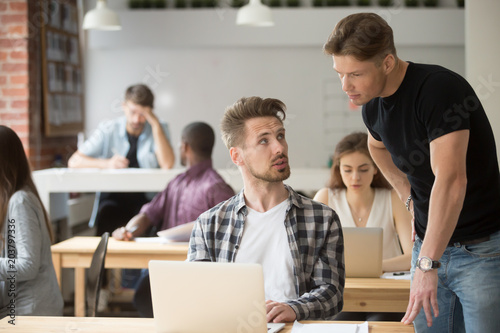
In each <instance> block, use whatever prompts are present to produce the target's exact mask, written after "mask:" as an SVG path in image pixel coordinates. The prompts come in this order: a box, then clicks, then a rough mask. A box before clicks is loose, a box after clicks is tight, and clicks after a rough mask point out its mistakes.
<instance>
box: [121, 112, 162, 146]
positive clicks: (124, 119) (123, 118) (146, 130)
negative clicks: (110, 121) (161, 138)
mask: <svg viewBox="0 0 500 333" xmlns="http://www.w3.org/2000/svg"><path fill="white" fill-rule="evenodd" d="M118 122H119V124H120V128H119V135H120V137H121V138H122V139H123V140H127V141H128V137H127V117H126V116H121V117H120V118H119V119H118ZM152 133H153V130H152V128H151V125H149V123H148V122H147V121H146V123H145V124H144V128H143V129H142V132H141V134H139V140H144V137H145V136H149V135H152Z"/></svg>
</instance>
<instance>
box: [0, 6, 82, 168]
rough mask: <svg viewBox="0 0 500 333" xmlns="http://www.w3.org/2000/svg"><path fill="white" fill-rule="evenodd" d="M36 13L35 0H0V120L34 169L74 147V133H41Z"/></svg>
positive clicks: (66, 157)
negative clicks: (17, 139)
mask: <svg viewBox="0 0 500 333" xmlns="http://www.w3.org/2000/svg"><path fill="white" fill-rule="evenodd" d="M40 17H41V13H40V8H39V1H38V0H12V1H6V0H0V124H2V125H5V126H9V127H11V128H12V129H13V130H14V131H16V133H17V134H18V135H19V137H20V138H21V141H22V142H23V145H24V147H25V151H26V154H27V155H28V158H29V160H30V162H31V165H32V167H33V169H34V170H37V169H45V168H48V167H50V166H51V165H52V164H53V162H54V159H55V156H56V155H61V156H62V158H63V163H66V161H67V159H68V158H69V156H70V155H71V153H72V152H73V151H74V150H75V149H76V136H72V137H58V138H47V137H45V136H44V134H43V108H42V80H41V75H42V72H41V63H42V62H41V53H40V52H41V47H40V44H41V42H40V38H41V29H40V28H41V26H40V23H39V20H40Z"/></svg>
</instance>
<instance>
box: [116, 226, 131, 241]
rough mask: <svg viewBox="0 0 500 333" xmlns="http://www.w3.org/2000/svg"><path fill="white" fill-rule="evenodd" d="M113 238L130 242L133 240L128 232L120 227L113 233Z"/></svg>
mask: <svg viewBox="0 0 500 333" xmlns="http://www.w3.org/2000/svg"><path fill="white" fill-rule="evenodd" d="M113 238H114V239H117V240H123V241H130V240H132V239H134V236H133V235H132V233H131V232H130V231H128V230H127V229H125V227H121V228H118V229H116V230H115V231H113Z"/></svg>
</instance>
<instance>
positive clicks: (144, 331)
mask: <svg viewBox="0 0 500 333" xmlns="http://www.w3.org/2000/svg"><path fill="white" fill-rule="evenodd" d="M8 320H10V318H8V317H6V318H4V319H2V320H0V332H4V331H5V332H15V333H38V332H51V333H68V332H92V333H116V332H120V333H137V332H141V333H156V328H155V324H154V319H151V318H147V319H146V318H105V317H97V318H91V317H86V318H76V317H23V316H19V317H17V318H16V325H15V326H13V325H11V324H9V323H8ZM301 323H304V324H310V323H321V324H324V323H329V322H327V321H315V322H313V321H302V322H301ZM330 323H335V322H330ZM336 323H340V324H346V323H361V322H347V321H343V322H336ZM292 326H293V323H287V324H286V326H285V327H284V328H283V330H281V331H280V333H290V332H291V331H292ZM368 329H369V331H370V333H396V332H397V333H413V332H415V331H414V329H413V326H412V325H409V326H405V325H403V324H401V323H398V322H383V321H379V322H377V321H372V322H368Z"/></svg>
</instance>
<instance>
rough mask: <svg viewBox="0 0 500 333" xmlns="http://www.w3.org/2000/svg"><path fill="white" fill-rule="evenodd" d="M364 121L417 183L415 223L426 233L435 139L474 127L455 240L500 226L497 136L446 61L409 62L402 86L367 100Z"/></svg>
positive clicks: (413, 191)
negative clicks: (464, 193)
mask: <svg viewBox="0 0 500 333" xmlns="http://www.w3.org/2000/svg"><path fill="white" fill-rule="evenodd" d="M363 121H364V122H365V125H366V126H367V127H368V130H369V131H370V133H371V134H372V136H373V137H374V138H375V139H376V140H379V141H382V142H383V143H384V145H385V147H386V148H387V150H388V151H389V152H390V154H391V156H392V160H393V161H394V163H395V165H396V166H397V167H398V168H399V169H400V170H401V171H403V172H404V173H405V174H406V176H407V177H408V180H409V182H410V185H411V195H412V197H413V201H414V203H413V204H414V209H415V229H416V232H417V234H418V235H419V237H421V238H423V237H424V234H425V230H426V227H427V219H428V212H429V198H430V195H431V190H432V185H433V183H434V174H433V173H432V170H431V164H430V150H429V142H431V141H432V140H434V139H436V138H438V137H440V136H443V135H445V134H448V133H451V132H454V131H458V130H463V129H468V130H469V131H470V135H469V145H468V149H467V157H466V168H467V171H466V172H467V189H466V195H465V201H464V205H463V209H462V211H461V213H460V216H459V219H458V225H457V228H456V229H455V231H454V233H453V235H452V238H451V241H454V242H457V241H465V240H471V239H475V238H478V237H481V236H486V235H489V234H491V233H493V232H495V231H497V230H499V229H500V175H499V170H498V162H497V154H496V147H495V140H494V137H493V131H492V129H491V126H490V123H489V121H488V119H487V117H486V114H485V112H484V109H483V107H482V105H481V103H480V101H479V99H478V98H477V96H476V94H475V92H474V90H473V89H472V87H471V86H470V84H469V83H468V82H467V81H466V80H465V79H464V78H462V77H461V76H460V75H458V74H456V73H454V72H452V71H450V70H448V69H446V68H443V67H440V66H435V65H423V64H415V63H409V66H408V69H407V71H406V74H405V77H404V79H403V82H402V83H401V86H400V87H399V88H398V90H397V91H396V92H395V93H394V94H393V95H392V96H389V97H385V98H374V99H373V100H371V101H370V102H368V103H367V104H366V105H364V106H363Z"/></svg>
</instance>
